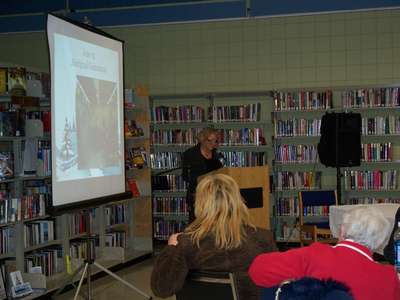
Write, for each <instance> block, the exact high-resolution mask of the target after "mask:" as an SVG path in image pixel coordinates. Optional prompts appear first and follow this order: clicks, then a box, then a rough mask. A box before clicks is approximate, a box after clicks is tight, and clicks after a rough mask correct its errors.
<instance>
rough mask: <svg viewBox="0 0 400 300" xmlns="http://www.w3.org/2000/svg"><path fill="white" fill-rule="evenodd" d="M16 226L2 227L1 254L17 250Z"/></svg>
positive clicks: (0, 234) (0, 229)
mask: <svg viewBox="0 0 400 300" xmlns="http://www.w3.org/2000/svg"><path fill="white" fill-rule="evenodd" d="M15 247H16V245H15V228H14V227H5V228H0V254H8V253H11V252H13V251H15Z"/></svg>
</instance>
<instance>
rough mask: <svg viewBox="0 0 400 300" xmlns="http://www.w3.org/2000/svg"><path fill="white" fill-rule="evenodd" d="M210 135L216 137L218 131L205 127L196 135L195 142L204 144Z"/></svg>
mask: <svg viewBox="0 0 400 300" xmlns="http://www.w3.org/2000/svg"><path fill="white" fill-rule="evenodd" d="M212 134H215V135H217V134H218V130H216V129H214V128H210V127H206V128H204V129H202V130H201V131H200V132H199V133H198V135H197V140H198V141H199V142H200V143H203V142H204V141H205V140H206V139H207V138H208V137H209V136H210V135H212Z"/></svg>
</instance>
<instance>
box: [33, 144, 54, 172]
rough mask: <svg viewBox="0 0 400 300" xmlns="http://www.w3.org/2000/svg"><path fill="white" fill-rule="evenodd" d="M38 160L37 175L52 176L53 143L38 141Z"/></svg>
mask: <svg viewBox="0 0 400 300" xmlns="http://www.w3.org/2000/svg"><path fill="white" fill-rule="evenodd" d="M38 162H39V165H38V167H37V169H36V173H37V175H39V176H51V145H50V142H49V141H39V142H38Z"/></svg>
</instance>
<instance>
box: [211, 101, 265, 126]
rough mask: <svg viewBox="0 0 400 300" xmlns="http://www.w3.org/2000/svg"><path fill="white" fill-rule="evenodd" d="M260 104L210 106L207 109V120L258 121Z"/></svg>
mask: <svg viewBox="0 0 400 300" xmlns="http://www.w3.org/2000/svg"><path fill="white" fill-rule="evenodd" d="M260 115H261V103H252V104H243V105H225V106H212V107H209V108H208V120H209V121H212V122H257V121H260Z"/></svg>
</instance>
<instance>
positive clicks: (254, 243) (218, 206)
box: [151, 174, 276, 300]
mask: <svg viewBox="0 0 400 300" xmlns="http://www.w3.org/2000/svg"><path fill="white" fill-rule="evenodd" d="M195 215H196V219H195V220H194V221H193V222H192V223H191V224H190V225H189V226H188V227H187V228H186V229H185V231H184V232H183V233H180V234H174V235H171V237H170V238H169V240H168V245H167V246H166V247H165V248H164V249H163V250H162V251H161V253H160V254H159V256H158V257H157V259H156V261H155V265H154V269H153V272H152V275H151V288H152V290H153V292H154V294H155V295H156V296H159V297H169V296H172V295H173V294H175V293H176V292H177V291H179V290H180V289H181V288H182V286H183V284H184V281H185V278H186V275H187V273H188V272H189V270H209V271H211V270H212V271H226V272H233V273H234V274H235V275H236V278H237V279H238V292H239V296H240V299H249V300H251V299H258V298H259V291H258V289H257V288H256V286H255V285H254V284H253V283H252V282H251V281H250V279H249V278H248V275H247V269H248V267H249V266H250V263H251V262H252V260H253V258H254V257H255V256H257V255H258V254H260V253H262V252H265V251H266V252H269V251H274V250H276V246H275V243H274V241H273V237H272V234H271V232H270V231H267V230H264V229H260V228H256V227H255V226H254V225H252V223H251V221H250V216H249V212H248V209H247V207H246V205H245V204H244V202H243V199H242V197H241V195H240V190H239V186H238V185H237V183H236V182H235V180H234V179H233V178H232V177H230V176H228V175H223V174H216V175H208V176H206V177H204V178H203V179H202V180H201V181H200V183H199V184H198V186H197V189H196V202H195ZM265 217H266V218H267V217H268V216H265Z"/></svg>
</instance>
